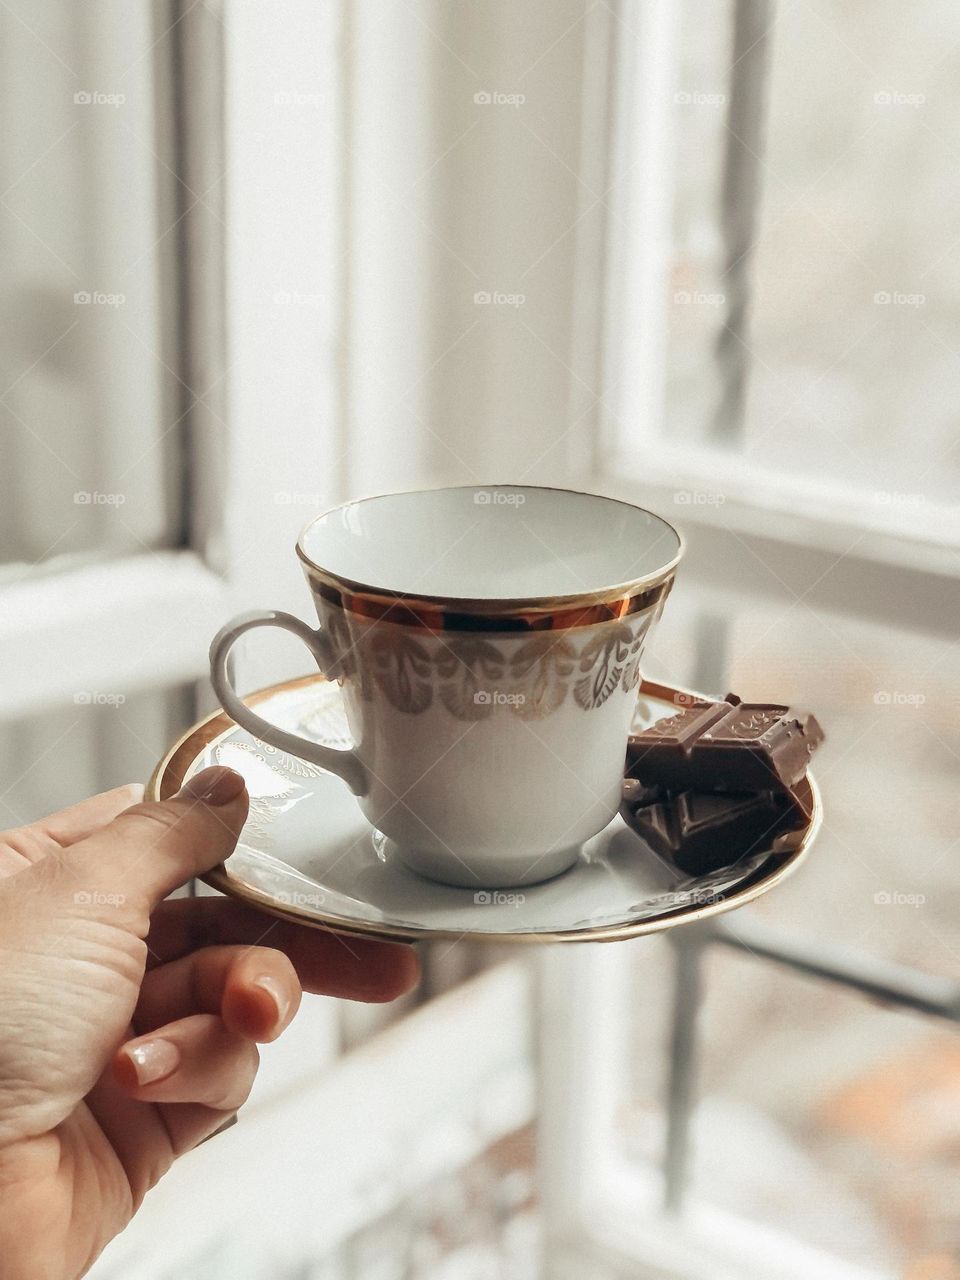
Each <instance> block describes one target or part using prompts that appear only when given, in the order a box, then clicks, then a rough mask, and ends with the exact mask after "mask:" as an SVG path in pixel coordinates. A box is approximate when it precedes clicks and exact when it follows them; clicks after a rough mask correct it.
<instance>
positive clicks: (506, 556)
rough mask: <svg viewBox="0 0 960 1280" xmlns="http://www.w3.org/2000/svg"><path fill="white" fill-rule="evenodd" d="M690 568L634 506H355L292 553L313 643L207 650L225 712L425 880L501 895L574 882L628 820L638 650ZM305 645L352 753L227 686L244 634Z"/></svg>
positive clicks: (514, 492) (267, 618) (504, 492)
mask: <svg viewBox="0 0 960 1280" xmlns="http://www.w3.org/2000/svg"><path fill="white" fill-rule="evenodd" d="M682 552H683V545H682V540H681V538H680V535H679V534H678V533H677V532H676V530H675V529H673V528H672V527H671V526H670V525H669V524H667V522H666V521H665V520H662V519H661V518H660V517H659V516H656V515H653V514H652V513H651V512H649V511H644V510H643V509H641V508H640V507H635V506H631V505H629V504H627V503H624V502H618V501H615V500H613V499H611V498H604V497H599V496H595V495H592V494H585V493H574V492H572V491H570V490H566V489H546V488H535V487H531V486H520V487H511V486H501V487H497V488H486V489H481V488H467V487H462V488H447V489H429V490H420V491H417V492H413V493H394V494H385V495H383V496H381V497H374V498H365V499H363V500H362V501H358V502H348V503H346V504H345V505H344V506H341V507H337V508H335V509H334V510H332V511H328V512H326V513H325V514H324V515H321V516H319V517H318V518H317V519H316V520H314V521H313V522H312V523H311V524H309V525H308V526H307V527H306V529H305V530H304V531H303V533H302V534H301V536H300V540H299V542H298V543H297V554H298V556H299V557H300V560H301V562H302V565H303V569H304V572H305V573H306V577H307V581H308V583H309V585H310V590H311V592H312V594H313V599H314V604H315V605H316V610H317V616H318V618H319V620H320V626H319V627H318V628H316V629H314V628H312V627H310V626H308V625H307V623H305V622H301V621H300V620H299V619H298V618H294V617H292V616H291V615H290V614H286V613H252V614H245V615H243V616H241V617H238V618H235V619H234V620H233V621H232V622H231V623H229V624H228V625H227V626H226V627H224V628H223V630H222V631H221V632H220V633H219V634H218V635H217V637H216V638H215V640H214V641H213V645H212V647H211V650H210V670H211V678H212V680H213V686H214V688H215V689H216V692H217V695H218V697H219V698H220V701H221V702H222V704H223V706H224V708H225V710H226V711H227V712H228V713H229V714H230V715H231V716H232V717H233V719H234V720H235V721H236V722H237V723H238V724H240V725H242V726H243V727H244V728H246V729H248V730H249V731H250V732H251V733H252V734H254V735H256V737H258V738H261V739H262V740H263V741H264V742H267V743H269V744H271V745H272V746H274V747H276V748H278V749H279V750H282V751H286V752H290V753H292V754H293V755H295V756H299V757H301V758H302V759H304V760H307V761H310V762H312V763H313V764H315V765H319V766H320V767H322V768H323V769H327V770H330V771H331V772H333V773H336V774H339V775H340V777H342V778H343V779H344V781H345V782H346V783H347V784H348V786H349V787H350V788H351V789H352V790H353V792H354V793H355V795H356V797H357V800H358V802H359V805H360V808H361V810H362V811H363V813H364V815H365V816H366V817H367V819H368V820H369V822H370V823H371V824H372V825H373V827H375V828H376V829H377V831H379V832H380V833H382V836H383V837H385V838H386V839H387V840H389V841H392V842H393V844H394V845H395V848H396V852H397V854H398V855H399V857H400V858H401V859H402V860H403V861H404V863H406V865H407V866H408V867H410V868H412V869H413V870H414V871H417V872H419V873H420V874H421V875H424V876H427V877H428V878H430V879H432V880H439V881H442V882H443V883H445V884H455V885H466V886H470V887H473V888H475V889H490V888H510V887H516V886H519V885H525V884H532V883H534V882H536V881H539V880H546V879H548V878H549V877H551V876H555V875H557V874H559V873H560V872H562V871H564V870H566V869H567V868H568V867H569V866H570V865H572V863H573V862H574V861H575V859H576V857H577V853H578V851H579V849H580V847H581V846H582V845H583V843H584V841H585V840H588V839H589V838H590V837H591V836H593V835H596V833H597V832H598V831H600V830H602V828H603V827H605V826H606V824H607V823H608V822H609V821H610V820H611V819H612V818H613V816H614V815H615V814H616V812H617V809H618V807H619V803H620V787H621V780H622V775H623V763H624V753H625V748H626V739H627V734H628V732H629V726H630V721H631V716H632V713H633V709H634V704H635V702H636V696H637V685H638V682H639V662H640V655H641V652H642V649H643V644H644V641H645V639H646V637H647V636H648V635H649V632H650V629H651V627H652V626H653V624H654V622H655V621H656V620H657V618H658V617H659V616H660V612H661V610H662V608H663V604H664V601H665V600H666V597H667V594H668V592H669V590H670V587H671V586H672V583H673V578H674V574H675V572H676V568H677V564H678V563H679V561H680V557H681V555H682ZM263 626H278V627H283V628H285V629H286V630H288V631H292V632H293V633H294V634H295V635H298V636H300V637H301V639H302V640H304V642H305V643H306V645H307V647H308V648H309V649H310V650H311V651H312V653H313V654H314V656H315V658H316V660H317V663H318V665H319V667H320V670H321V671H322V672H323V673H324V674H325V675H326V676H327V677H328V678H329V679H331V680H338V681H340V682H341V684H342V686H343V693H344V703H345V707H346V713H347V719H348V722H349V725H350V729H351V732H352V734H353V738H354V743H355V745H354V746H353V748H352V749H351V750H348V751H339V750H336V749H334V748H331V747H328V746H323V745H320V744H319V743H316V742H311V741H309V740H308V739H306V738H301V737H299V736H297V735H295V734H292V733H289V732H286V731H285V730H282V729H279V728H277V727H276V726H275V725H272V724H269V723H268V722H267V721H265V720H264V719H263V718H262V717H261V716H258V715H257V714H256V713H255V712H254V711H252V710H251V709H250V708H249V707H247V706H246V705H245V704H244V703H243V702H242V701H241V699H240V697H239V696H238V695H237V693H236V691H235V689H234V688H233V686H232V684H231V682H230V679H229V676H228V674H227V657H228V654H229V652H230V648H231V646H232V645H233V644H234V642H235V641H236V640H237V638H238V637H239V636H241V635H242V634H243V633H244V632H245V631H249V630H250V629H251V628H253V627H263Z"/></svg>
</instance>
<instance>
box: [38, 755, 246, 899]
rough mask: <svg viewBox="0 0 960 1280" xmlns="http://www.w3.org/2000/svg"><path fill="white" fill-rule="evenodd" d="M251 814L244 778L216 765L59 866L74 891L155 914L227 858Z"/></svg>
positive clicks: (126, 815) (120, 821)
mask: <svg viewBox="0 0 960 1280" xmlns="http://www.w3.org/2000/svg"><path fill="white" fill-rule="evenodd" d="M248 806H249V797H248V796H247V792H246V787H245V786H244V781H243V778H242V777H241V776H240V774H239V773H235V772H234V771H233V770H232V769H226V768H224V767H223V766H221V765H216V766H214V767H213V768H210V769H203V770H202V771H201V772H200V773H198V774H196V775H195V776H194V777H192V778H191V779H190V781H189V782H187V783H186V784H185V785H184V786H183V787H182V788H181V789H180V790H179V791H178V792H177V794H176V795H174V796H171V797H170V798H169V799H168V800H160V801H153V802H147V803H144V804H135V805H133V806H132V808H130V809H125V810H124V811H123V813H121V814H118V815H117V817H116V818H114V820H113V821H112V822H111V823H110V824H109V825H108V826H106V827H103V828H102V829H101V830H100V831H98V832H97V833H96V834H95V835H92V836H88V837H87V839H86V840H81V841H80V842H79V843H77V844H74V845H71V846H70V848H68V849H66V850H65V851H64V853H63V855H62V857H61V858H60V859H59V861H60V864H61V867H62V868H63V869H64V870H66V872H67V874H68V876H69V878H70V880H71V881H72V882H73V883H74V884H75V885H76V884H81V885H84V886H90V887H91V890H92V891H93V892H94V893H101V894H107V895H111V894H112V895H115V898H116V900H119V901H120V902H128V903H130V904H131V905H136V906H137V907H145V908H146V910H147V911H151V910H152V909H153V908H154V907H155V906H156V905H157V903H159V902H160V901H161V900H162V899H163V898H165V897H166V896H167V894H169V893H172V892H173V890H174V889H178V888H179V887H180V886H181V885H182V884H184V883H185V882H186V881H187V880H189V879H190V877H191V876H195V875H201V874H202V873H203V872H204V871H209V870H210V868H211V867H215V866H216V865H217V864H218V863H219V862H223V861H224V860H225V859H226V858H228V857H229V856H230V854H231V853H232V852H233V850H234V848H235V846H236V843H237V840H238V838H239V836H240V830H241V828H242V827H243V824H244V821H245V820H246V816H247V808H248ZM71 873H72V874H71ZM88 894H89V895H90V897H92V896H93V893H91V892H90V890H88ZM79 896H80V895H75V900H79Z"/></svg>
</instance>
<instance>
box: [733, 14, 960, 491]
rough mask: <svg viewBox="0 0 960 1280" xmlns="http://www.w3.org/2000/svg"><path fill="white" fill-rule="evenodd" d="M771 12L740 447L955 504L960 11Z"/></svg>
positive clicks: (959, 452)
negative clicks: (957, 56)
mask: <svg viewBox="0 0 960 1280" xmlns="http://www.w3.org/2000/svg"><path fill="white" fill-rule="evenodd" d="M777 13H778V14H779V15H780V16H779V19H778V21H777V24H776V27H775V29H774V35H773V41H772V54H773V58H772V68H771V74H772V80H771V85H770V122H769V131H768V141H767V146H766V152H765V156H764V162H763V206H762V220H761V234H760V239H759V243H758V244H757V247H756V256H755V269H754V277H755V283H754V294H755V296H754V304H753V321H752V334H751V338H750V347H751V350H752V353H753V357H752V361H751V394H750V398H749V407H748V412H747V422H746V433H745V440H744V448H745V450H746V451H747V453H748V454H749V455H750V456H751V457H753V458H756V459H757V460H758V461H760V462H763V463H766V464H773V465H776V466H782V467H784V468H788V469H790V470H793V469H798V470H802V471H804V472H807V473H811V474H816V475H819V476H824V477H832V478H834V479H837V478H839V479H849V480H851V481H854V482H856V483H857V484H858V485H862V486H864V487H865V488H867V489H869V490H870V491H871V492H873V493H875V494H877V495H881V494H882V495H889V497H888V498H887V500H889V501H891V502H903V503H906V502H916V503H919V502H922V501H924V500H927V501H945V500H955V499H956V495H957V480H958V477H960V443H958V441H960V437H958V434H957V427H956V404H957V399H958V396H960V359H958V356H957V352H956V342H955V310H956V308H955V296H956V288H957V273H958V271H960V223H958V220H957V216H956V202H955V199H954V192H953V182H954V173H955V170H956V159H955V155H954V141H953V138H954V134H955V120H956V112H957V109H958V107H960V88H958V86H957V82H956V77H955V76H952V75H951V68H952V66H953V64H952V63H951V62H950V61H949V60H948V59H949V55H950V52H951V50H953V49H954V47H955V46H956V44H957V41H958V40H960V10H957V8H956V7H955V6H954V7H952V6H950V5H946V4H942V3H940V2H939V0H924V2H923V3H920V4H917V5H913V6H911V8H910V20H909V22H908V23H906V24H905V23H904V22H903V10H902V8H900V7H899V6H897V5H896V4H893V3H890V2H889V0H884V2H883V3H880V4H872V5H865V6H863V5H854V6H850V5H836V4H827V3H824V2H823V0H815V3H812V4H803V5H785V6H782V7H778V9H777ZM880 500H883V499H880Z"/></svg>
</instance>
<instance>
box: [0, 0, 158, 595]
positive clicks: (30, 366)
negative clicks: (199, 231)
mask: <svg viewBox="0 0 960 1280" xmlns="http://www.w3.org/2000/svg"><path fill="white" fill-rule="evenodd" d="M153 8H154V6H150V5H133V6H131V5H127V4H124V3H123V2H122V0H94V2H93V3H91V4H89V5H84V6H82V7H80V6H77V5H72V4H70V3H69V0H11V3H10V4H7V5H4V6H3V8H2V10H0V66H2V85H3V88H2V90H0V95H2V96H0V104H2V109H3V112H4V116H5V121H4V124H5V127H4V130H3V135H2V136H3V141H2V142H0V188H2V189H3V197H2V200H0V241H2V245H3V255H2V266H0V278H2V284H3V288H2V296H3V299H4V302H3V307H4V309H5V311H6V315H5V321H6V323H5V324H4V326H3V335H4V336H3V339H2V341H0V392H2V395H0V413H2V417H3V421H2V428H0V431H2V435H3V439H4V450H3V471H4V482H5V501H4V503H3V506H2V508H0V564H2V563H7V564H18V565H22V566H24V570H23V571H26V569H27V567H28V566H35V565H37V564H41V563H42V562H44V561H47V560H49V559H51V558H53V557H56V556H63V555H70V554H74V555H77V554H82V555H86V556H89V555H92V554H110V553H112V554H116V553H118V552H121V551H128V552H136V551H142V550H146V549H150V548H153V547H156V546H163V545H170V544H171V542H172V541H174V540H175V538H176V530H177V506H178V499H177V497H176V494H175V492H174V489H173V488H172V487H171V486H170V485H169V483H168V481H167V479H166V478H165V477H167V476H168V475H169V474H170V471H169V463H170V460H171V459H172V458H173V457H174V455H175V453H176V451H177V449H178V446H179V443H180V442H179V439H178V435H177V431H176V428H175V426H174V423H175V420H176V418H177V416H178V413H177V412H176V411H174V401H173V399H172V397H171V391H172V388H173V386H175V385H176V384H175V379H174V376H173V374H172V372H171V371H170V369H168V368H167V367H166V366H168V365H169V364H170V363H171V355H170V352H169V351H165V349H164V341H165V339H164V334H163V326H162V322H161V312H162V299H161V289H160V258H161V255H162V254H164V253H166V252H168V251H169V250H171V249H172V247H173V244H172V242H171V240H170V238H169V236H168V237H164V233H165V232H166V231H167V230H168V223H169V222H172V221H173V217H170V218H169V219H165V220H163V219H162V218H161V212H160V210H161V199H162V196H163V191H162V189H161V187H162V185H163V184H169V183H171V182H173V178H172V177H171V175H170V174H169V173H168V172H167V171H166V170H165V169H163V168H162V167H161V165H160V164H159V163H158V157H157V152H158V150H159V146H158V142H157V138H156V120H155V111H154V76H153V65H154V59H155V58H157V57H158V50H153V51H151V46H152V45H153V43H154V40H155V39H156V36H157V34H158V33H157V32H156V31H155V30H154V27H153V24H152V20H151V11H152V9H153ZM164 9H165V7H164V6H159V9H158V12H160V13H162V12H163V11H164ZM38 85H42V87H43V90H42V92H38V91H37V86H38ZM161 179H162V183H161Z"/></svg>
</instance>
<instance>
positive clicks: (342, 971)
mask: <svg viewBox="0 0 960 1280" xmlns="http://www.w3.org/2000/svg"><path fill="white" fill-rule="evenodd" d="M237 943H241V944H246V945H247V946H251V947H255V946H267V947H275V948H276V949H277V950H278V951H282V952H284V954H285V955H287V956H288V957H289V958H290V960H291V962H292V964H293V967H294V968H295V969H296V971H297V976H298V977H299V979H300V982H301V985H302V986H303V989H304V990H305V991H311V992H314V993H315V994H323V995H332V996H338V997H340V998H341V999H346V1000H366V1001H371V1002H373V1001H377V1002H379V1001H385V1000H395V999H396V998H397V996H400V995H403V993H404V992H405V991H409V990H410V988H411V987H413V986H415V985H416V983H417V981H418V979H419V977H420V965H419V963H418V961H417V957H416V953H415V952H414V951H413V949H412V948H411V947H408V946H404V945H402V944H400V943H396V942H380V941H378V940H376V939H372V938H357V937H354V936H352V935H349V936H348V935H345V934H340V933H335V932H334V931H333V930H329V931H328V930H325V929H311V928H307V927H306V926H305V925H298V924H292V923H291V922H290V921H287V920H277V919H273V918H272V917H270V916H268V915H265V914H263V913H262V912H260V911H254V910H253V909H252V908H251V907H247V906H244V905H243V904H242V903H239V902H233V901H231V900H230V899H228V898H175V899H172V900H168V901H166V902H162V903H161V904H160V906H159V907H157V909H156V910H155V911H154V913H153V916H152V918H151V921H150V932H149V933H148V934H147V947H148V948H149V958H148V961H147V967H148V968H154V967H155V966H156V965H158V964H166V963H167V961H169V960H176V959H178V958H179V957H180V956H184V955H188V954H189V953H190V952H192V951H196V950H198V949H199V948H201V947H206V946H227V945H235V944H237Z"/></svg>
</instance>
